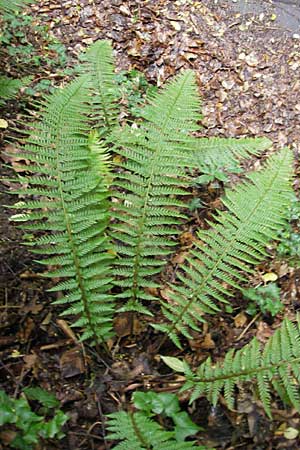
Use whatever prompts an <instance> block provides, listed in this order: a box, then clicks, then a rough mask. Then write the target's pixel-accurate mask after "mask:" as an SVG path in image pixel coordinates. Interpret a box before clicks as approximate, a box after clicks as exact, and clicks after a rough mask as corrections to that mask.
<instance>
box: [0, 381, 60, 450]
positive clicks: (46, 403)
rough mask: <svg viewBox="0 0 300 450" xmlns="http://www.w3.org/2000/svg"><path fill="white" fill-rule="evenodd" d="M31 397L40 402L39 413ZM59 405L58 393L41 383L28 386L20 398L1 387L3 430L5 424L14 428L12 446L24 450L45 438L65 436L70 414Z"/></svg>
mask: <svg viewBox="0 0 300 450" xmlns="http://www.w3.org/2000/svg"><path fill="white" fill-rule="evenodd" d="M28 400H33V401H37V402H38V403H39V404H40V406H41V407H40V409H39V411H38V412H37V413H36V412H34V411H33V410H32V408H31V406H30V404H29V402H28ZM58 408H59V402H58V400H57V399H56V398H55V396H54V395H53V394H50V393H49V392H47V391H45V390H43V389H41V388H38V387H37V388H27V389H24V391H23V394H22V395H21V396H20V398H18V399H15V398H11V397H9V396H8V395H7V394H6V393H5V392H4V391H3V390H0V430H1V427H3V426H4V425H5V430H6V431H7V430H10V431H11V433H10V436H11V441H10V442H9V445H10V447H12V448H19V449H21V450H32V449H33V448H34V447H35V445H36V444H38V442H39V441H40V440H41V439H53V438H56V439H61V438H62V437H63V436H64V433H63V432H62V427H63V425H64V424H65V423H66V422H67V420H68V416H67V415H66V414H64V413H63V412H62V411H61V410H60V409H58ZM50 417H51V418H50Z"/></svg>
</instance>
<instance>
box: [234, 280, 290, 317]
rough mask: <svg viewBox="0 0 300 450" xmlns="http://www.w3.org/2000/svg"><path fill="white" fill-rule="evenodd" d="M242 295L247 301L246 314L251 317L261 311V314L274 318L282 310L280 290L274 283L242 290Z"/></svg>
mask: <svg viewBox="0 0 300 450" xmlns="http://www.w3.org/2000/svg"><path fill="white" fill-rule="evenodd" d="M242 293H243V296H244V298H245V299H246V300H248V301H249V304H248V307H247V309H246V313H247V314H250V315H251V316H254V315H255V314H257V311H261V312H262V313H263V314H271V316H272V317H274V316H276V314H278V313H279V312H280V311H282V310H283V304H282V303H281V301H280V289H279V287H278V286H277V284H276V283H268V284H266V285H265V286H259V287H257V288H248V289H243V291H242Z"/></svg>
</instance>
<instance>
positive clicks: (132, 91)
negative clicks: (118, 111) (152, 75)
mask: <svg viewBox="0 0 300 450" xmlns="http://www.w3.org/2000/svg"><path fill="white" fill-rule="evenodd" d="M116 84H117V86H118V88H119V90H120V101H121V103H122V104H124V105H125V106H126V108H125V111H126V112H127V114H128V113H129V114H130V115H131V116H133V117H135V118H138V117H139V116H140V113H141V107H142V106H143V105H144V103H145V98H146V97H147V96H149V95H152V94H155V93H156V92H157V87H156V86H153V85H151V84H150V83H149V82H148V81H147V79H146V77H145V75H144V74H143V73H141V72H139V71H138V70H136V69H133V70H130V71H129V72H127V71H125V70H122V71H121V72H119V73H118V74H116Z"/></svg>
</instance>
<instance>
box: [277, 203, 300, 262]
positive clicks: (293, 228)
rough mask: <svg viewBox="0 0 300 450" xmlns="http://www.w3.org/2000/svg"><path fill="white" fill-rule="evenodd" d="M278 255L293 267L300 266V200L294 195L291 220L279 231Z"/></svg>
mask: <svg viewBox="0 0 300 450" xmlns="http://www.w3.org/2000/svg"><path fill="white" fill-rule="evenodd" d="M279 238H280V242H279V244H278V246H277V256H278V258H280V259H284V260H285V261H287V262H288V264H289V265H290V266H291V267H296V268H298V267H299V266H300V200H299V199H298V198H297V197H296V196H294V197H293V200H292V202H291V206H290V217H289V222H288V223H287V224H286V225H285V226H284V227H283V229H282V230H281V231H280V233H279Z"/></svg>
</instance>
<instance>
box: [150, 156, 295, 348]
mask: <svg viewBox="0 0 300 450" xmlns="http://www.w3.org/2000/svg"><path fill="white" fill-rule="evenodd" d="M292 160H293V157H292V153H291V151H290V150H289V149H284V150H282V151H281V152H279V153H277V154H276V155H274V156H271V157H270V158H269V160H268V163H267V165H266V167H265V169H264V170H261V171H260V172H254V173H251V174H250V175H248V177H247V181H246V182H244V183H242V184H239V185H237V186H236V187H235V188H234V189H231V190H228V191H226V195H225V198H224V199H223V204H224V205H225V206H226V207H227V211H221V212H218V214H217V215H216V217H215V219H216V224H215V225H213V227H212V228H211V229H210V230H207V231H205V230H204V231H201V232H199V233H198V238H199V241H198V243H196V245H195V248H194V249H193V250H192V251H190V254H189V257H188V258H187V259H186V261H187V262H186V263H184V264H183V265H182V266H181V268H180V271H179V272H178V279H179V280H180V284H179V283H174V284H172V285H170V289H171V293H170V294H169V296H170V302H166V301H162V303H161V304H162V310H163V313H164V315H165V317H166V318H167V320H168V322H167V323H164V324H154V325H153V326H154V327H155V328H156V329H158V330H160V331H162V332H164V333H166V334H167V335H168V336H169V337H170V338H171V339H172V341H173V342H174V343H175V344H176V345H177V346H179V347H180V342H179V339H178V334H183V335H184V336H186V337H188V338H189V337H190V333H189V331H188V328H189V327H190V328H192V329H194V330H198V323H199V322H203V320H204V319H203V314H204V313H205V312H206V313H215V312H217V311H219V309H220V308H219V306H218V305H217V304H216V303H219V302H221V303H228V300H227V298H228V297H230V296H231V295H232V292H231V288H235V289H240V284H241V282H243V281H245V274H247V273H251V272H252V269H251V266H252V265H255V264H257V263H258V262H259V261H261V260H262V259H263V258H264V257H266V256H267V254H266V251H265V247H266V245H267V244H268V243H269V242H270V241H271V240H272V239H276V238H277V233H278V230H279V229H280V228H281V226H282V224H283V223H284V222H285V219H286V215H287V210H288V205H289V202H290V198H291V194H292V188H291V174H292V172H293V171H292ZM210 225H212V224H211V223H210Z"/></svg>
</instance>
